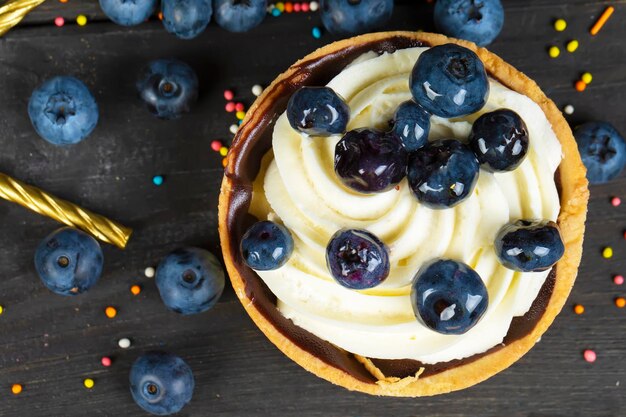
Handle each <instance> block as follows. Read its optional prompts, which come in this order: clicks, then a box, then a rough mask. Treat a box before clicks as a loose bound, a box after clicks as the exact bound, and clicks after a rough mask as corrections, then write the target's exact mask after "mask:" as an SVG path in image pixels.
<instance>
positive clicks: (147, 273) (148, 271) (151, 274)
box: [143, 266, 156, 278]
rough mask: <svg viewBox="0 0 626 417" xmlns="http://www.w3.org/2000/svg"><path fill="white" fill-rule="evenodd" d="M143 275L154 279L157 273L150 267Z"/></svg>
mask: <svg viewBox="0 0 626 417" xmlns="http://www.w3.org/2000/svg"><path fill="white" fill-rule="evenodd" d="M143 273H144V275H145V276H146V277H148V278H154V274H155V273H156V271H155V270H154V268H153V267H151V266H149V267H147V268H146V270H145V271H143Z"/></svg>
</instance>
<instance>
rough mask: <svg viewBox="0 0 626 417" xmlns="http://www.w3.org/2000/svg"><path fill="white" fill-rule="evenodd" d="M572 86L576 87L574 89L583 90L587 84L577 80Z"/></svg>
mask: <svg viewBox="0 0 626 417" xmlns="http://www.w3.org/2000/svg"><path fill="white" fill-rule="evenodd" d="M574 87H575V88H576V91H585V88H587V84H585V82H584V81H583V80H578V81H576V83H575V84H574Z"/></svg>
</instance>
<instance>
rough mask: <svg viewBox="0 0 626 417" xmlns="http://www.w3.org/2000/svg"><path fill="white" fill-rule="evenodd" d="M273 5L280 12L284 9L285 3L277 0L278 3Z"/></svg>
mask: <svg viewBox="0 0 626 417" xmlns="http://www.w3.org/2000/svg"><path fill="white" fill-rule="evenodd" d="M274 7H276V8H277V9H278V10H280V11H281V13H282V12H284V11H285V3H283V2H282V1H279V2H278V3H276V4H275V5H274Z"/></svg>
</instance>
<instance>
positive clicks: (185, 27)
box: [161, 0, 213, 39]
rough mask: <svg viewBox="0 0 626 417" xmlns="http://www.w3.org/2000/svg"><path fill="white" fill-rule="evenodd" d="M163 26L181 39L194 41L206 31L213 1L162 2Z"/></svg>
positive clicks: (177, 0)
mask: <svg viewBox="0 0 626 417" xmlns="http://www.w3.org/2000/svg"><path fill="white" fill-rule="evenodd" d="M161 12H162V13H163V26H165V30H167V31H168V32H169V33H173V34H174V35H176V36H177V37H179V38H181V39H193V38H195V37H196V36H198V35H199V34H201V33H202V32H204V29H206V27H207V25H208V24H209V21H210V20H211V15H212V14H213V6H212V5H211V0H166V1H163V2H161Z"/></svg>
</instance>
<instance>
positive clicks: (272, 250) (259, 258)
mask: <svg viewBox="0 0 626 417" xmlns="http://www.w3.org/2000/svg"><path fill="white" fill-rule="evenodd" d="M292 252H293V238H292V237H291V233H289V230H287V228H286V227H285V226H282V225H280V224H278V223H274V222H270V221H261V222H257V223H255V224H253V225H252V226H251V227H250V228H249V229H248V230H247V231H246V233H244V235H243V237H242V238H241V254H242V256H243V260H244V262H245V263H246V264H247V265H248V266H249V267H250V268H252V269H256V270H257V271H270V270H273V269H278V268H280V267H281V266H283V265H284V264H285V263H286V262H287V261H288V260H289V257H290V256H291V254H292Z"/></svg>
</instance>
